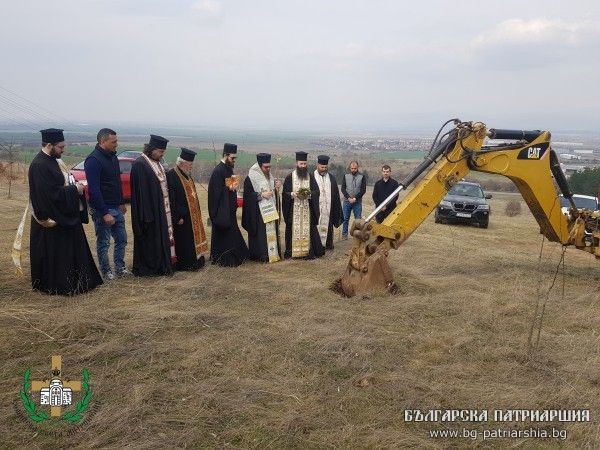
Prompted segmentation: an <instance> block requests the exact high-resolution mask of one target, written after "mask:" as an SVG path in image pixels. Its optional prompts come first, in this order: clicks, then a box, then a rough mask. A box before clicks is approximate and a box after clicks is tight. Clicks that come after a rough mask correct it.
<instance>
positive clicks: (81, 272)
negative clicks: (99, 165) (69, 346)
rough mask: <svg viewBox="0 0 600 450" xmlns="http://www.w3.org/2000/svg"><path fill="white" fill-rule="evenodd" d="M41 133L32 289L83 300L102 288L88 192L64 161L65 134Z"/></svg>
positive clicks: (32, 176)
mask: <svg viewBox="0 0 600 450" xmlns="http://www.w3.org/2000/svg"><path fill="white" fill-rule="evenodd" d="M41 133H42V150H41V151H40V152H39V153H38V154H37V155H36V156H35V158H34V159H33V161H32V162H31V164H30V166H29V198H30V200H31V206H32V209H33V211H32V219H31V232H30V241H29V251H30V261H31V284H32V286H33V289H35V290H39V291H41V292H44V293H47V294H59V295H77V294H82V293H84V292H87V291H89V290H91V289H94V288H95V287H96V286H98V285H100V284H102V278H101V277H100V272H98V268H97V267H96V264H95V263H94V259H93V257H92V253H91V251H90V247H89V245H88V242H87V239H86V237H85V232H84V230H83V225H82V223H88V214H87V204H86V201H85V195H84V188H83V185H82V184H79V183H75V182H74V179H73V178H72V176H71V175H70V174H69V171H68V169H67V168H66V166H65V164H64V163H63V162H62V160H61V159H60V157H61V155H62V153H63V151H64V149H65V142H64V141H65V138H64V135H63V130H59V129H54V128H51V129H47V130H42V131H41Z"/></svg>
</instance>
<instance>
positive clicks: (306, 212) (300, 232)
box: [292, 170, 310, 258]
mask: <svg viewBox="0 0 600 450" xmlns="http://www.w3.org/2000/svg"><path fill="white" fill-rule="evenodd" d="M301 188H309V189H310V176H307V177H306V179H301V178H299V177H298V174H297V173H296V170H294V171H293V172H292V190H293V192H296V193H297V192H298V190H299V189H301ZM309 201H310V200H309V199H303V200H300V199H299V198H295V199H294V205H293V206H292V207H293V209H294V212H293V218H292V258H302V257H304V256H308V252H309V251H310V206H309V203H308V202H309Z"/></svg>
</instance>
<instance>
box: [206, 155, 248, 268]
mask: <svg viewBox="0 0 600 450" xmlns="http://www.w3.org/2000/svg"><path fill="white" fill-rule="evenodd" d="M236 158H237V145H235V144H225V145H224V147H223V159H222V160H221V162H220V163H219V164H217V166H216V167H215V168H214V170H213V173H212V175H211V176H210V181H209V182H208V214H209V216H210V222H211V224H212V234H211V241H210V244H211V245H210V258H211V260H212V263H213V264H218V265H219V266H224V267H237V266H239V265H240V264H242V263H243V262H244V261H245V260H246V259H248V247H247V246H246V242H245V241H244V238H243V237H242V233H241V232H240V229H239V227H238V223H237V216H236V211H237V190H238V188H239V178H238V176H237V175H234V174H233V168H234V166H235V160H236Z"/></svg>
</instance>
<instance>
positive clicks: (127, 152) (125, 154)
mask: <svg viewBox="0 0 600 450" xmlns="http://www.w3.org/2000/svg"><path fill="white" fill-rule="evenodd" d="M141 154H142V152H137V151H135V150H123V151H122V152H121V153H119V154H118V155H117V156H123V157H126V158H138V157H140V156H141Z"/></svg>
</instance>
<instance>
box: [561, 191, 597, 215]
mask: <svg viewBox="0 0 600 450" xmlns="http://www.w3.org/2000/svg"><path fill="white" fill-rule="evenodd" d="M573 201H574V202H575V206H577V208H578V209H589V210H591V211H596V210H598V199H597V198H596V197H593V196H591V195H581V194H573ZM570 207H571V203H569V200H567V199H566V198H564V197H563V196H562V194H561V195H560V209H561V211H562V212H563V214H569V208H570Z"/></svg>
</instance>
